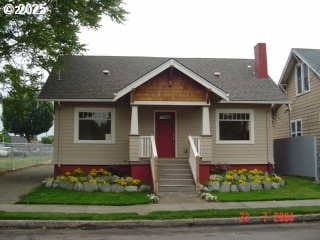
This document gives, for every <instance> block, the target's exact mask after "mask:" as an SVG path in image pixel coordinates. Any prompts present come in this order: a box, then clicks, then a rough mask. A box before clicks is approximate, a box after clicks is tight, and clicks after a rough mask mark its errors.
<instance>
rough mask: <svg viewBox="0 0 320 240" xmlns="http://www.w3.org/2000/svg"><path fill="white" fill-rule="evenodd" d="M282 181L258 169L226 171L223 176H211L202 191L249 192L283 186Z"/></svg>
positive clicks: (276, 176)
mask: <svg viewBox="0 0 320 240" xmlns="http://www.w3.org/2000/svg"><path fill="white" fill-rule="evenodd" d="M284 184H285V182H284V180H283V179H282V178H281V177H280V176H278V175H276V174H272V175H269V173H268V172H263V171H261V170H258V169H253V170H247V169H239V170H228V171H225V172H224V173H223V174H212V175H210V177H209V180H208V182H207V184H206V186H204V188H203V190H204V191H217V192H230V191H231V192H239V191H240V192H250V191H256V190H262V189H266V190H268V189H271V188H279V187H281V186H284Z"/></svg>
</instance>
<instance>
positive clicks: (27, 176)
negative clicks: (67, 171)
mask: <svg viewBox="0 0 320 240" xmlns="http://www.w3.org/2000/svg"><path fill="white" fill-rule="evenodd" d="M52 173H53V170H52V166H51V165H42V166H36V167H30V168H25V169H21V170H17V171H14V172H7V173H4V174H1V175H0V204H8V203H15V202H16V201H18V200H19V197H20V196H21V195H23V194H26V193H28V192H30V191H31V189H32V188H34V187H36V186H38V185H39V184H40V183H41V181H42V180H43V179H45V178H46V177H48V176H50V175H52Z"/></svg>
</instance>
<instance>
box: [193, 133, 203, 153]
mask: <svg viewBox="0 0 320 240" xmlns="http://www.w3.org/2000/svg"><path fill="white" fill-rule="evenodd" d="M191 138H192V140H193V142H194V146H195V147H196V150H197V153H198V154H199V155H201V152H200V139H201V137H199V136H191Z"/></svg>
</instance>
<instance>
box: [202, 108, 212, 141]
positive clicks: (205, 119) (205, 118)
mask: <svg viewBox="0 0 320 240" xmlns="http://www.w3.org/2000/svg"><path fill="white" fill-rule="evenodd" d="M201 134H202V135H211V132H210V116H209V106H202V131H201Z"/></svg>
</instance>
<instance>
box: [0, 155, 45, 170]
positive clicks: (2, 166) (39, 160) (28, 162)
mask: <svg viewBox="0 0 320 240" xmlns="http://www.w3.org/2000/svg"><path fill="white" fill-rule="evenodd" d="M50 162H51V156H27V157H13V158H11V157H0V171H7V170H13V169H19V168H25V167H31V166H34V165H38V164H47V163H50Z"/></svg>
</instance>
